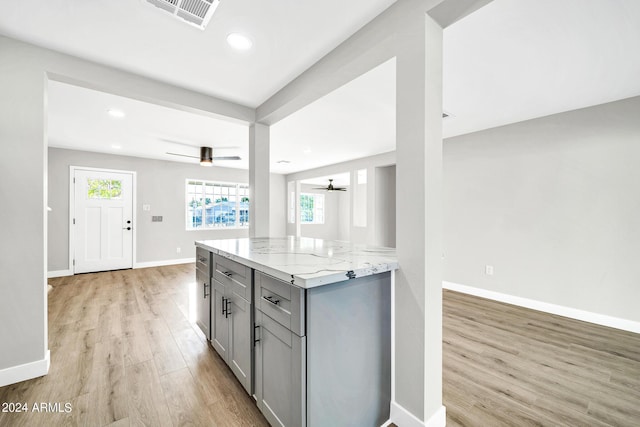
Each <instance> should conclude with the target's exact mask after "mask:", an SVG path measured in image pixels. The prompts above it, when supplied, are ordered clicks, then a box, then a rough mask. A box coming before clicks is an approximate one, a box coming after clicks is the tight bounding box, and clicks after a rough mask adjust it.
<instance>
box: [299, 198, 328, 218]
mask: <svg viewBox="0 0 640 427" xmlns="http://www.w3.org/2000/svg"><path fill="white" fill-rule="evenodd" d="M303 196H306V197H309V196H311V197H312V198H313V208H312V209H313V212H312V215H313V220H311V221H304V220H303V215H304V209H305V208H303V207H302V197H303ZM316 198H318V199H321V200H322V203H320V205H321V206H318V203H317V201H316ZM298 206H300V224H301V225H324V223H325V206H326V199H325V195H324V194H322V193H300V197H299V199H298ZM319 217H320V219H318V218H319Z"/></svg>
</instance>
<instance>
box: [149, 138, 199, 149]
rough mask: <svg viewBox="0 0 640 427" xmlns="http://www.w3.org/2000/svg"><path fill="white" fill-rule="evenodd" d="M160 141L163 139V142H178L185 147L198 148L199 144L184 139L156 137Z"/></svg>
mask: <svg viewBox="0 0 640 427" xmlns="http://www.w3.org/2000/svg"><path fill="white" fill-rule="evenodd" d="M158 139H159V140H160V141H164V142H168V143H170V144H178V145H185V146H187V147H193V148H199V147H200V145H199V144H197V143H192V142H184V141H178V140H175V139H169V138H158Z"/></svg>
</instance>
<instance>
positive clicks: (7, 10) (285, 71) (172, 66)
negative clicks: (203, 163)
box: [0, 0, 395, 107]
mask: <svg viewBox="0 0 640 427" xmlns="http://www.w3.org/2000/svg"><path fill="white" fill-rule="evenodd" d="M394 2H395V0H349V1H341V0H323V1H300V0H276V1H265V0H224V1H221V2H220V5H219V6H218V8H217V9H216V11H215V13H214V15H213V17H212V18H211V21H210V22H209V25H208V26H207V28H206V29H205V30H204V31H202V30H200V29H198V28H194V27H192V26H190V25H188V24H184V23H183V22H181V21H179V20H177V19H175V18H174V17H172V16H170V15H168V14H166V13H164V12H163V11H161V10H160V9H158V8H156V7H155V6H151V5H149V4H148V3H146V2H145V1H143V0H101V1H99V0H92V1H88V0H80V1H78V0H18V1H9V0H0V6H1V8H0V10H2V13H0V34H4V35H7V36H9V37H13V38H17V39H20V40H25V41H28V42H30V43H33V44H37V45H41V46H45V47H48V48H51V49H54V50H58V51H61V52H65V53H68V54H71V55H75V56H79V57H82V58H87V59H90V60H93V61H96V62H99V63H103V64H108V65H111V66H114V67H117V68H121V69H123V70H127V71H131V72H133V73H137V74H140V75H143V76H147V77H151V78H154V79H157V80H161V81H165V82H168V83H172V84H175V85H178V86H182V87H186V88H189V89H193V90H196V91H198V92H203V93H206V94H209V95H213V96H216V97H218V98H222V99H227V100H231V101H234V102H237V103H240V104H243V105H247V106H249V107H257V106H258V105H260V104H261V103H262V102H264V101H265V100H266V99H267V98H269V97H270V96H271V95H273V94H274V93H275V92H276V91H278V90H279V89H281V88H282V87H283V86H285V85H286V84H287V83H289V82H290V81H291V80H292V79H293V78H295V77H297V76H298V75H299V74H300V73H302V72H303V71H304V70H306V69H307V68H309V66H311V65H312V64H313V63H315V62H316V61H317V60H318V59H320V58H321V57H323V56H324V55H326V54H327V53H328V52H330V51H331V50H332V49H334V48H335V47H336V46H337V45H339V44H340V43H341V42H343V41H344V40H345V39H347V38H348V37H349V36H351V35H352V34H353V33H354V32H355V31H357V30H358V29H359V28H361V27H362V26H363V25H364V24H366V23H367V22H369V21H370V20H371V19H373V18H374V17H375V16H377V15H378V14H379V13H380V12H382V11H383V10H385V9H386V8H387V7H388V6H390V5H391V4H393V3H394ZM232 32H240V33H244V34H246V35H247V36H249V37H250V39H251V40H252V41H253V49H251V50H249V51H246V52H241V51H236V50H234V49H232V48H231V47H229V46H228V45H227V43H226V41H225V39H226V36H227V35H228V34H230V33H232Z"/></svg>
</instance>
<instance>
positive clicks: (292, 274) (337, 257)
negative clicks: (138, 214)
mask: <svg viewBox="0 0 640 427" xmlns="http://www.w3.org/2000/svg"><path fill="white" fill-rule="evenodd" d="M195 244H196V246H199V247H201V248H204V249H207V250H209V251H211V252H213V253H215V254H217V255H220V256H223V257H225V258H229V259H231V260H234V261H237V262H239V263H241V264H244V265H246V266H249V267H251V268H255V269H256V270H259V271H262V272H263V273H266V274H269V275H271V276H274V277H277V278H278V279H281V280H284V281H286V282H289V283H291V284H293V285H295V286H298V287H301V288H305V289H308V288H313V287H316V286H321V285H327V284H330V283H336V282H342V281H344V280H347V279H353V278H356V277H363V276H371V275H373V274H379V273H384V272H387V271H392V270H396V269H397V268H398V259H397V257H396V250H395V249H393V248H384V247H376V246H369V245H363V244H354V243H350V242H344V241H337V240H323V239H313V238H309V237H276V238H273V237H270V238H243V239H220V240H198V241H196V242H195Z"/></svg>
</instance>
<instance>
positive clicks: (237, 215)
mask: <svg viewBox="0 0 640 427" xmlns="http://www.w3.org/2000/svg"><path fill="white" fill-rule="evenodd" d="M190 185H195V186H197V187H199V190H200V191H199V193H198V195H199V199H194V198H190V196H191V195H192V194H193V193H190V192H189V186H190ZM207 186H211V187H213V189H214V190H213V193H212V196H213V197H215V196H216V195H217V194H216V192H215V188H216V186H217V187H226V188H229V189H233V188H235V190H234V191H235V193H234V194H233V197H235V207H234V208H233V210H232V212H233V215H234V220H233V224H235V225H216V224H217V221H216V220H215V218H214V220H213V222H212V223H211V225H210V226H207V216H208V215H207V212H206V210H208V208H206V207H205V212H204V215H203V214H201V215H200V218H201V219H200V226H198V227H193V224H194V220H193V219H191V220H190V218H195V216H194V215H190V207H189V204H190V203H192V201H194V200H199V201H200V202H201V201H202V199H206V198H207V195H208V193H207V191H206V187H207ZM184 188H185V198H184V212H185V217H184V221H185V230H186V231H213V230H245V229H248V228H249V223H250V220H251V218H249V209H250V208H249V206H250V204H251V198H250V197H249V184H247V183H243V182H228V181H210V180H207V179H195V178H187V179H186V180H185V187H184ZM220 196H221V198H222V197H224V195H223V194H220ZM228 196H229V198H231V196H232V195H231V194H228ZM244 198H247V202H246V203H247V206H246V209H243V208H242V206H241V203H243V199H244ZM227 202H228V200H227ZM245 211H246V213H243V212H245ZM214 214H215V211H214ZM221 214H228V212H221ZM245 215H246V216H245ZM243 217H245V218H246V219H247V220H246V221H244V222H242V218H243ZM203 219H204V221H203ZM203 222H204V223H205V224H204V225H203V224H202V223H203ZM221 222H222V223H223V224H224V223H227V222H231V221H221Z"/></svg>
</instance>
